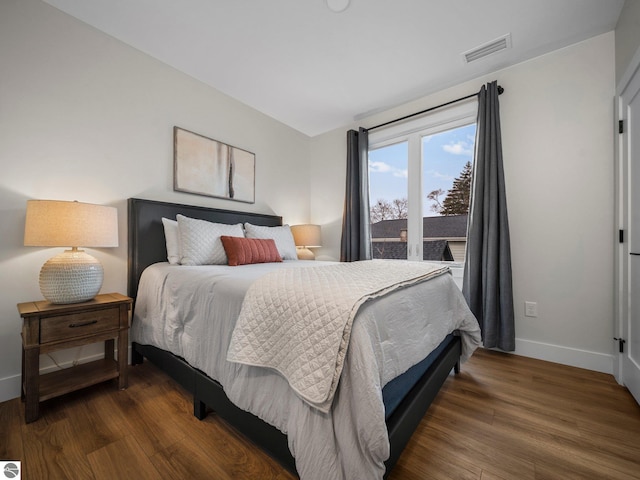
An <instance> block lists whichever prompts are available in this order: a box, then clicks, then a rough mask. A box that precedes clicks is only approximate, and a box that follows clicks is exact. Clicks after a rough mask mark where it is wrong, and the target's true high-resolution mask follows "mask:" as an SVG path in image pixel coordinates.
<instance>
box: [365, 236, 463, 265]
mask: <svg viewBox="0 0 640 480" xmlns="http://www.w3.org/2000/svg"><path fill="white" fill-rule="evenodd" d="M371 247H372V250H373V258H387V259H391V260H406V259H407V242H372V244H371ZM422 259H423V260H436V261H446V262H452V261H453V260H454V259H453V254H452V253H451V249H450V248H449V242H448V241H446V240H425V241H424V242H422Z"/></svg>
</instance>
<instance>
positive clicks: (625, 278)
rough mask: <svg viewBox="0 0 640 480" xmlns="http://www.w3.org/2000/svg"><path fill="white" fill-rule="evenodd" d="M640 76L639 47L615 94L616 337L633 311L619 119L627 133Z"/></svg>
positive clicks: (618, 369)
mask: <svg viewBox="0 0 640 480" xmlns="http://www.w3.org/2000/svg"><path fill="white" fill-rule="evenodd" d="M637 76H640V48H638V50H636V53H635V55H634V56H633V59H632V60H631V62H630V63H629V66H628V67H627V69H626V71H625V73H624V75H623V76H622V78H621V79H620V82H619V83H618V85H617V87H616V97H615V102H614V106H615V116H614V118H615V119H617V120H616V122H615V123H616V124H615V129H616V141H615V164H614V181H615V190H614V191H615V219H616V231H615V232H613V233H614V234H615V235H616V238H617V237H618V234H619V233H618V232H619V231H622V232H623V241H622V242H620V241H618V242H616V248H615V261H614V268H615V270H614V272H615V273H614V298H615V302H614V319H615V324H614V334H613V337H615V338H626V335H627V334H628V332H627V328H626V320H627V317H628V314H629V304H628V298H629V294H630V292H628V291H627V289H628V287H629V283H628V282H629V269H628V260H629V242H628V238H629V237H628V235H629V221H628V219H629V212H628V208H627V205H628V195H629V183H628V182H629V175H628V174H629V171H628V167H629V165H628V161H627V156H628V152H627V149H628V144H627V136H626V135H625V134H624V133H623V134H619V133H618V122H619V121H623V122H624V125H625V127H624V129H625V133H626V132H628V118H627V111H626V108H625V107H624V104H623V99H622V95H624V94H625V93H626V91H627V89H628V88H629V87H630V86H631V84H632V82H633V81H636V78H637ZM612 341H613V342H614V350H613V351H614V361H613V374H614V376H615V379H616V381H617V382H618V383H620V384H624V371H623V368H624V355H623V354H620V353H619V350H618V342H617V341H616V340H614V339H613V338H612Z"/></svg>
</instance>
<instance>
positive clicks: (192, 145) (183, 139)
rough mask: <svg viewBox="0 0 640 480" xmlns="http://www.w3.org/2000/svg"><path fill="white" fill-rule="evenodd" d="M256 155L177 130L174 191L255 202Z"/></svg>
mask: <svg viewBox="0 0 640 480" xmlns="http://www.w3.org/2000/svg"><path fill="white" fill-rule="evenodd" d="M255 162H256V157H255V154H254V153H251V152H249V151H247V150H243V149H241V148H238V147H234V146H231V145H228V144H226V143H223V142H219V141H217V140H214V139H212V138H208V137H205V136H204V135H200V134H198V133H194V132H191V131H189V130H185V129H183V128H180V127H176V126H174V127H173V189H174V190H175V191H177V192H185V193H192V194H195V195H204V196H207V197H215V198H224V199H226V200H234V201H237V202H244V203H255Z"/></svg>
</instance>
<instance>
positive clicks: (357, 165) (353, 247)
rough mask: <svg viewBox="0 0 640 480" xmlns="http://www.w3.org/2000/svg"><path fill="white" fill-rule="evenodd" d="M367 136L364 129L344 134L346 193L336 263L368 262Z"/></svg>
mask: <svg viewBox="0 0 640 480" xmlns="http://www.w3.org/2000/svg"><path fill="white" fill-rule="evenodd" d="M368 152H369V135H368V133H367V131H366V130H365V129H364V128H360V129H359V130H358V131H355V130H349V131H348V132H347V190H346V194H345V200H344V215H343V217H342V241H341V243H340V261H341V262H355V261H357V260H370V259H371V224H370V223H369V170H368V169H369V158H368Z"/></svg>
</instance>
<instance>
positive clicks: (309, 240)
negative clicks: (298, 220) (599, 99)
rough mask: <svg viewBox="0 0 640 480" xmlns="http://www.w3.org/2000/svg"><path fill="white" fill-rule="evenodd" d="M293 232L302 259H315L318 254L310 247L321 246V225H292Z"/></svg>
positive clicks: (299, 256)
mask: <svg viewBox="0 0 640 480" xmlns="http://www.w3.org/2000/svg"><path fill="white" fill-rule="evenodd" d="M291 233H292V234H293V241H294V242H295V244H296V247H297V253H298V258H299V259H300V260H315V258H316V256H315V255H314V254H313V252H312V251H311V250H309V249H310V248H318V247H320V246H321V245H320V225H311V224H309V223H307V224H304V225H292V226H291Z"/></svg>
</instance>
